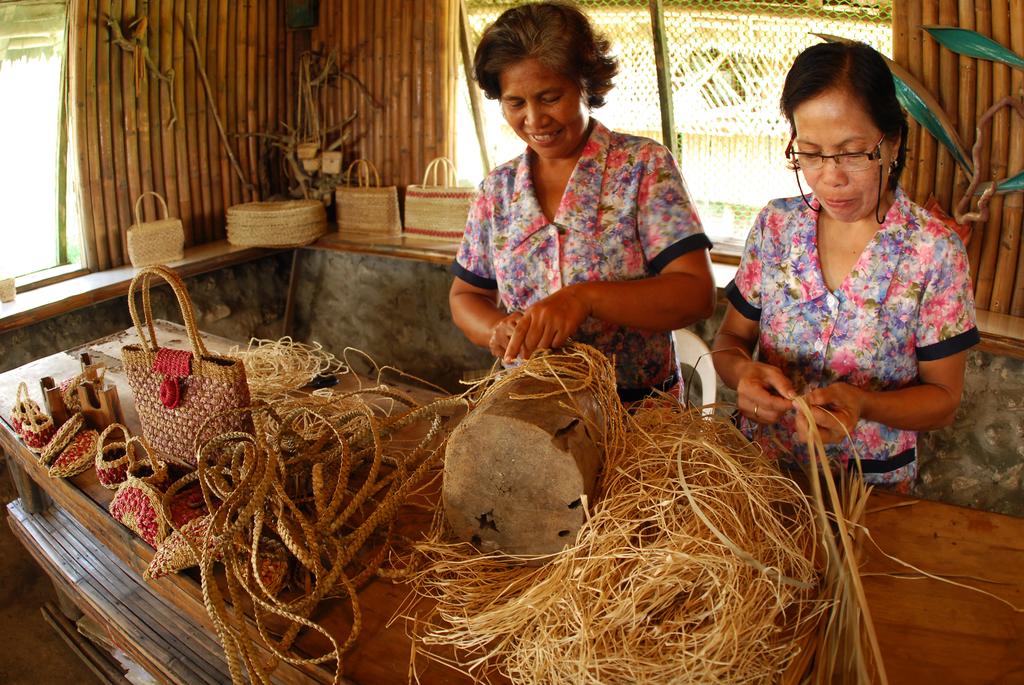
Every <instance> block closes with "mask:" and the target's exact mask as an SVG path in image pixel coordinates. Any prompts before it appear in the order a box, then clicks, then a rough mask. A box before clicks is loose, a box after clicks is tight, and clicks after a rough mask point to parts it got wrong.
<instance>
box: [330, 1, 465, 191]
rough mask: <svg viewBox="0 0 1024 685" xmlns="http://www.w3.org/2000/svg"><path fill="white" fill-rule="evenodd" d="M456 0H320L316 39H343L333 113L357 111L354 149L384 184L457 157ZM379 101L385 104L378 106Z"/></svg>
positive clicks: (417, 177)
mask: <svg viewBox="0 0 1024 685" xmlns="http://www.w3.org/2000/svg"><path fill="white" fill-rule="evenodd" d="M458 6H459V2H458V0H322V1H321V5H320V17H321V20H320V24H319V26H318V27H317V28H315V29H314V30H313V32H312V36H311V39H312V43H313V45H314V46H319V45H326V46H332V45H334V46H337V47H338V48H339V51H340V56H341V61H342V67H343V68H345V69H346V70H348V71H349V72H351V73H352V74H353V75H354V76H355V77H356V78H358V79H359V81H360V82H361V83H363V84H364V85H365V86H366V87H367V89H368V90H369V91H370V94H371V95H372V97H373V98H374V100H376V103H371V102H370V101H369V100H368V99H367V98H365V97H363V96H362V95H360V94H359V92H358V89H357V88H356V87H355V86H354V85H353V84H351V83H346V84H345V85H344V86H343V87H342V88H341V90H340V92H337V93H336V94H335V95H334V97H332V98H330V99H329V102H328V103H327V107H328V111H329V112H330V118H331V120H332V121H338V120H339V119H340V118H341V117H343V116H347V115H349V114H351V113H352V112H353V111H355V112H358V118H357V119H356V121H355V124H354V125H353V133H354V134H355V136H356V137H357V140H356V143H355V145H354V146H352V147H351V148H350V149H351V155H350V154H346V156H345V157H346V160H347V159H349V158H350V157H353V156H355V157H364V158H366V159H368V160H370V161H371V162H373V164H374V165H375V166H376V167H377V169H378V170H379V171H380V175H381V182H382V183H383V184H384V185H389V184H395V185H399V186H404V185H408V184H410V183H420V182H421V180H422V177H423V171H424V168H425V167H426V165H427V163H428V162H430V160H432V159H433V158H435V157H438V156H446V157H449V158H452V159H454V155H455V140H454V135H452V133H453V131H454V127H455V84H456V71H455V70H456V68H457V64H458V62H457V57H458V49H459V47H458V42H457V39H456V36H457V34H456V28H457V26H458V23H457V19H458ZM376 105H379V107H378V106H376Z"/></svg>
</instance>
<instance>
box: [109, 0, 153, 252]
mask: <svg viewBox="0 0 1024 685" xmlns="http://www.w3.org/2000/svg"><path fill="white" fill-rule="evenodd" d="M134 17H135V0H124V1H123V4H122V6H121V25H122V26H124V27H127V26H128V25H129V23H130V22H131V21H132V20H133V19H134ZM119 56H120V59H119V60H118V62H119V63H120V65H121V92H120V100H121V107H122V112H123V113H122V115H121V116H120V117H118V118H117V119H116V121H118V122H124V123H123V128H124V146H125V162H126V169H127V172H128V176H127V183H128V194H127V198H126V199H127V200H128V207H129V210H128V223H127V224H125V225H123V226H122V227H121V230H122V231H123V232H124V236H123V240H124V246H125V252H126V253H127V245H128V233H127V231H128V227H129V226H130V225H131V224H132V223H133V222H134V217H132V215H131V207H134V206H135V200H136V198H138V197H139V196H140V195H141V194H142V190H143V185H142V156H141V154H140V149H139V148H140V144H141V143H140V141H139V126H138V100H139V97H138V95H139V93H138V90H137V89H136V87H135V81H136V77H137V73H138V72H137V65H136V64H135V53H133V52H128V51H126V50H123V49H122V50H120V51H119ZM139 59H140V60H141V59H142V55H141V54H139ZM143 71H145V70H143ZM146 200H149V198H148V197H147V198H146ZM146 200H144V201H143V206H144V207H145V208H146V209H147V211H148V209H149V207H151V206H154V203H153V202H152V201H150V202H147V201H146ZM149 216H152V215H149Z"/></svg>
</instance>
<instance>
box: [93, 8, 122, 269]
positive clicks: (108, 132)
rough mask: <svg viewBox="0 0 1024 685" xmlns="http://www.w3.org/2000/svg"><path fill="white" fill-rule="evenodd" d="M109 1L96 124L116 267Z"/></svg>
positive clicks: (106, 235)
mask: <svg viewBox="0 0 1024 685" xmlns="http://www.w3.org/2000/svg"><path fill="white" fill-rule="evenodd" d="M110 4H111V3H110V0H100V2H99V5H98V8H99V13H98V15H97V17H96V21H97V36H96V55H97V59H96V78H97V80H98V81H99V84H98V87H97V97H96V100H97V103H98V108H99V109H98V115H97V116H98V121H97V126H98V127H99V144H100V165H101V167H102V168H101V174H102V178H103V207H104V210H105V213H106V221H105V222H104V224H103V226H102V234H101V235H102V238H103V240H104V242H105V243H106V248H107V254H108V255H109V260H110V261H109V265H110V266H116V265H119V264H121V263H122V262H121V244H120V241H119V240H118V235H117V232H118V230H119V229H118V225H119V223H120V220H119V217H118V213H117V190H116V187H115V183H116V180H115V178H116V177H115V174H114V132H113V130H112V129H111V126H110V90H111V81H112V78H111V76H112V73H113V72H112V70H111V67H110V47H109V46H110V43H109V41H108V38H109V29H107V26H106V22H105V21H104V17H106V16H109V15H110V13H111V6H110ZM108 268H109V267H108Z"/></svg>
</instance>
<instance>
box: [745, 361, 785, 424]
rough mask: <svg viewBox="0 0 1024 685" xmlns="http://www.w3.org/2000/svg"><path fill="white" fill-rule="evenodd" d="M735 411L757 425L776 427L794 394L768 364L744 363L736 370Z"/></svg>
mask: <svg viewBox="0 0 1024 685" xmlns="http://www.w3.org/2000/svg"><path fill="white" fill-rule="evenodd" d="M738 376H739V381H738V382H737V384H736V393H737V398H736V407H737V408H738V409H739V411H740V413H741V414H743V416H745V417H747V418H748V419H750V420H751V421H755V422H757V423H763V424H770V423H776V422H777V421H778V420H779V418H781V417H782V415H783V414H785V413H786V412H787V411H789V410H790V409H792V408H793V398H795V397H796V391H795V390H794V389H793V384H792V383H791V382H790V380H789V379H788V378H787V377H786V375H785V374H784V373H782V371H781V370H779V369H778V368H777V367H775V366H772V365H771V364H764V363H762V362H755V361H748V362H746V363H744V364H743V365H742V367H741V368H740V369H739V374H738Z"/></svg>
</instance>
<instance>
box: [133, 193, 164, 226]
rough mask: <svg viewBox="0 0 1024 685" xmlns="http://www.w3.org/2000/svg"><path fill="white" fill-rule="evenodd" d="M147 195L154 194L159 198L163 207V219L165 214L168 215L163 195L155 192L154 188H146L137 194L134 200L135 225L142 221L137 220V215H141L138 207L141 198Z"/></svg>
mask: <svg viewBox="0 0 1024 685" xmlns="http://www.w3.org/2000/svg"><path fill="white" fill-rule="evenodd" d="M147 195H155V196H156V199H158V200H160V205H161V206H162V207H163V208H164V218H165V219H166V218H167V215H168V211H167V201H166V200H164V196H163V195H161V194H160V193H158V192H156V191H155V190H147V191H146V192H144V193H143V194H142V195H139V197H138V198H137V199H136V200H135V225H136V226H138V225H139V224H141V223H142V221H140V220H139V217H140V216H141V214H140V208H139V203H140V202H142V198H144V197H146V196H147Z"/></svg>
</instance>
